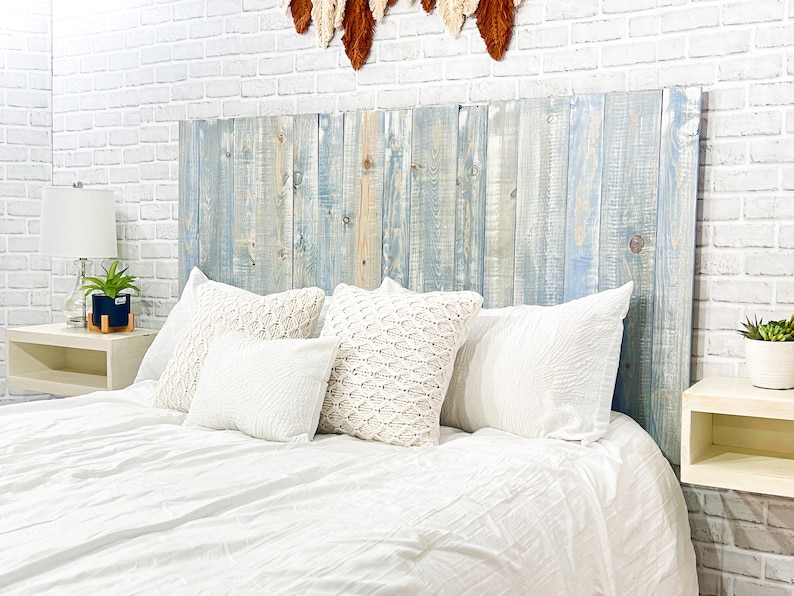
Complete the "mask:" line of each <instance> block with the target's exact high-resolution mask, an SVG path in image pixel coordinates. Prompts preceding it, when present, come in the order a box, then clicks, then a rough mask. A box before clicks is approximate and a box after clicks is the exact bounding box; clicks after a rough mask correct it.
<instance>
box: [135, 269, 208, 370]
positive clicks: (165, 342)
mask: <svg viewBox="0 0 794 596" xmlns="http://www.w3.org/2000/svg"><path fill="white" fill-rule="evenodd" d="M207 282H209V283H216V282H210V281H209V279H207V276H206V275H204V273H202V272H201V270H200V269H199V268H198V267H193V269H192V271H191V272H190V276H189V277H188V279H187V283H185V287H184V289H183V290H182V295H181V296H180V298H179V302H177V303H176V304H175V305H174V308H172V309H171V312H170V313H169V314H168V318H167V319H166V320H165V323H163V327H162V329H160V331H159V332H158V333H157V335H156V336H155V337H154V341H153V342H152V345H150V346H149V349H148V350H146V354H144V356H143V360H142V361H141V366H140V367H139V368H138V374H137V375H136V376H135V382H136V383H137V382H138V381H145V380H153V381H156V380H158V379H159V378H160V375H162V374H163V371H164V370H165V367H166V365H167V364H168V359H169V358H170V357H171V354H173V353H174V350H175V349H176V347H177V346H178V345H179V342H180V341H181V340H182V337H183V336H184V335H185V329H187V326H188V323H189V322H190V314H191V312H192V311H193V305H194V304H195V303H196V300H198V294H199V290H200V288H201V287H202V286H203V285H204V284H205V283H207Z"/></svg>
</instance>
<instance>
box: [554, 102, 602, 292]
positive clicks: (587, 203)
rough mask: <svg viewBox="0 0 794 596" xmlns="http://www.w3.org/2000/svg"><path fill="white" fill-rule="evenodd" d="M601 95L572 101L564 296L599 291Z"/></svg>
mask: <svg viewBox="0 0 794 596" xmlns="http://www.w3.org/2000/svg"><path fill="white" fill-rule="evenodd" d="M603 126H604V96H603V95H590V96H576V97H573V98H572V99H571V126H570V131H569V139H568V147H569V149H568V151H569V154H568V199H567V211H568V215H567V221H566V228H567V232H566V233H567V240H566V247H565V281H564V282H563V297H564V299H565V300H566V301H567V300H573V299H574V298H580V297H582V296H586V295H588V294H593V293H595V292H597V291H598V245H599V241H600V238H599V235H600V234H599V233H600V227H601V224H600V222H601V176H602V165H603V164H602V162H603Z"/></svg>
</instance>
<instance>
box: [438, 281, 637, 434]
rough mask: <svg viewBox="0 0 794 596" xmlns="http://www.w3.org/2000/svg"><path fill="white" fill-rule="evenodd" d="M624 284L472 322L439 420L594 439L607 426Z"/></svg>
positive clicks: (625, 304)
mask: <svg viewBox="0 0 794 596" xmlns="http://www.w3.org/2000/svg"><path fill="white" fill-rule="evenodd" d="M633 287H634V284H633V282H629V283H627V284H625V285H624V286H621V287H620V288H617V289H614V290H607V291H605V292H600V293H598V294H593V295H591V296H586V297H584V298H579V299H577V300H572V301H571V302H566V303H565V304H560V305H557V306H524V305H522V306H515V307H511V308H507V309H499V310H500V311H502V314H501V315H499V314H497V315H495V316H488V317H478V320H477V322H476V323H475V326H474V328H473V329H472V332H471V334H470V336H469V339H468V341H467V342H466V343H465V344H464V345H463V347H462V348H461V350H460V352H459V353H458V357H457V360H456V362H455V372H454V373H453V377H452V381H451V382H450V386H449V391H448V392H447V397H446V399H445V401H444V405H443V409H442V413H441V423H442V424H444V425H446V426H455V427H458V428H461V429H463V430H466V431H469V432H474V431H476V430H478V429H480V428H484V427H493V428H498V429H500V430H504V431H507V432H511V433H514V434H517V435H522V436H524V437H529V438H543V437H551V438H558V439H567V440H581V441H584V442H591V441H597V440H598V439H600V438H601V437H602V436H604V433H606V431H607V427H608V426H609V416H610V409H611V405H612V394H613V393H614V390H615V377H616V376H617V370H618V363H619V360H620V345H621V342H622V339H623V319H624V317H625V316H626V313H627V312H628V309H629V300H630V299H631V292H632V289H633Z"/></svg>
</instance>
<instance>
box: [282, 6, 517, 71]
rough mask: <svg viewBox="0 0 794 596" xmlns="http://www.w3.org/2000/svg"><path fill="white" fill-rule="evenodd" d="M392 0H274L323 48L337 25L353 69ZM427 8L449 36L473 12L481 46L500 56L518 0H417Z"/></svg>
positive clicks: (363, 58) (366, 52) (366, 51)
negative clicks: (314, 35)
mask: <svg viewBox="0 0 794 596" xmlns="http://www.w3.org/2000/svg"><path fill="white" fill-rule="evenodd" d="M396 1H397V0H279V2H280V4H281V6H282V8H284V10H285V11H286V12H287V14H291V15H292V20H293V21H294V23H295V30H296V31H297V32H298V33H300V34H303V33H306V31H308V30H309V23H310V22H311V21H314V27H315V29H317V37H318V39H319V40H320V44H321V45H322V46H323V47H324V48H327V47H328V44H329V43H330V42H331V39H332V38H333V36H334V32H335V31H336V30H337V29H343V30H344V35H342V45H344V47H345V53H346V54H347V57H348V58H349V59H350V63H351V64H352V65H353V68H354V69H355V70H358V69H359V68H361V67H362V66H363V65H364V62H366V60H367V56H369V51H370V49H371V48H372V36H373V34H374V33H375V23H376V22H378V21H380V20H381V19H382V18H383V16H384V15H385V14H386V10H387V8H388V7H389V6H392V5H393V4H394V3H395V2H396ZM421 3H422V8H423V9H424V10H425V12H427V13H431V12H433V9H434V8H435V9H437V11H438V16H439V17H441V20H442V21H443V23H444V26H445V27H446V29H447V31H448V32H449V34H450V35H452V37H458V35H459V34H460V31H461V29H462V28H463V23H464V21H465V20H466V18H467V17H470V16H472V15H474V17H475V18H476V19H477V29H479V31H480V35H481V36H482V38H483V40H484V41H485V48H486V49H487V50H488V53H489V54H490V55H491V57H492V58H493V59H494V60H501V59H502V56H504V53H505V50H507V46H508V44H509V43H510V35H511V34H512V32H513V18H514V15H515V9H516V8H517V7H518V5H519V4H521V0H421Z"/></svg>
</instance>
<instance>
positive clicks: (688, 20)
mask: <svg viewBox="0 0 794 596" xmlns="http://www.w3.org/2000/svg"><path fill="white" fill-rule="evenodd" d="M719 22H720V10H719V7H718V6H695V7H693V8H685V9H681V10H671V11H666V12H664V13H663V14H662V21H661V30H662V33H670V32H675V31H684V30H689V29H700V28H704V27H715V26H717V25H719Z"/></svg>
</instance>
